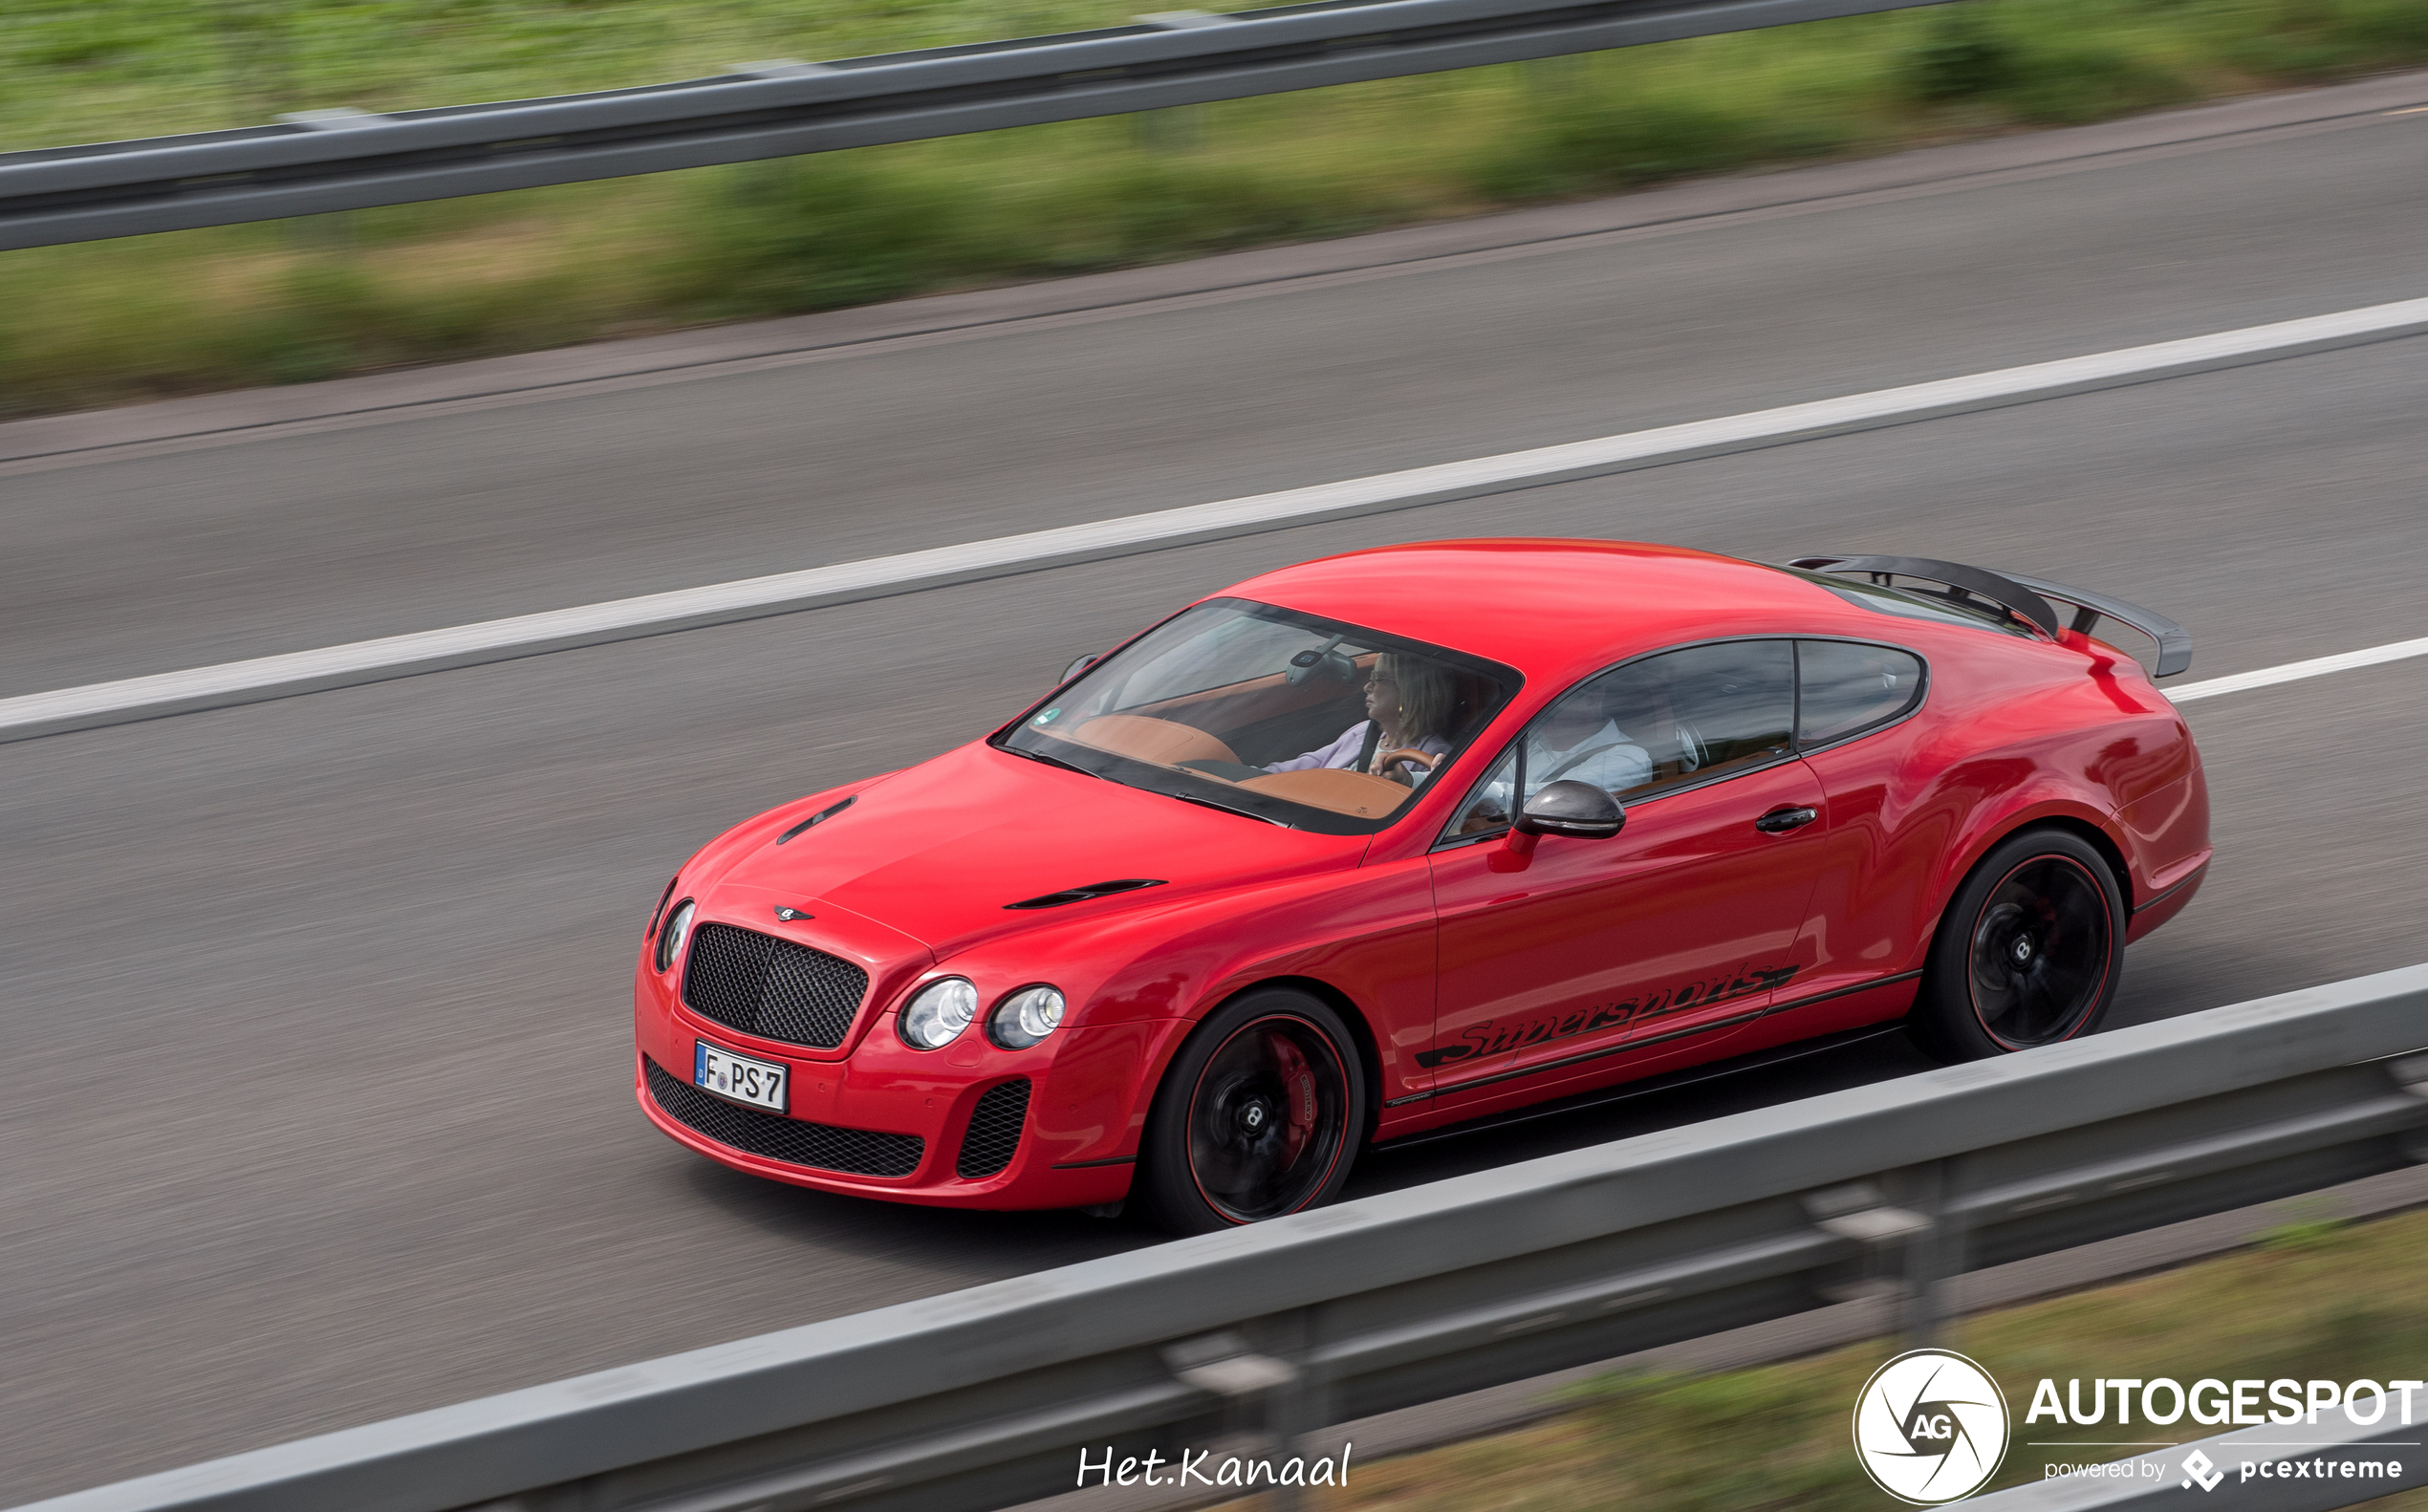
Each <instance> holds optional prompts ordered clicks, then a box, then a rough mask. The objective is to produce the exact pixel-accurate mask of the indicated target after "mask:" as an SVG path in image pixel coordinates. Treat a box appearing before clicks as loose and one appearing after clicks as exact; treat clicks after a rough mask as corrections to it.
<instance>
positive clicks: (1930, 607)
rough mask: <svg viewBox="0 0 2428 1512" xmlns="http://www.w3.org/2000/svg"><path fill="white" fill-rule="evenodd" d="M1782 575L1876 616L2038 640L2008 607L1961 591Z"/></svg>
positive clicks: (1795, 570)
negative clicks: (1931, 622)
mask: <svg viewBox="0 0 2428 1512" xmlns="http://www.w3.org/2000/svg"><path fill="white" fill-rule="evenodd" d="M1778 571H1779V572H1786V573H1788V574H1789V575H1791V576H1795V577H1801V578H1803V579H1804V580H1805V581H1806V582H1808V583H1810V584H1812V585H1813V586H1814V587H1816V588H1826V589H1828V590H1829V591H1830V592H1831V593H1832V594H1837V595H1838V596H1839V597H1840V598H1843V599H1845V600H1846V601H1847V602H1848V603H1850V604H1853V605H1854V606H1855V607H1857V608H1859V609H1868V610H1870V611H1872V612H1873V613H1874V614H1875V615H1895V616H1898V617H1899V618H1902V619H1930V620H1936V621H1937V622H1939V623H1940V624H1943V625H1970V626H1972V627H1973V628H1974V629H1976V630H1998V631H2004V632H2005V634H2007V635H2010V636H2019V637H2023V638H2024V639H2026V640H2030V639H2032V638H2034V636H2033V632H2032V630H2031V627H2030V626H2028V625H2027V624H2025V623H2024V622H2023V621H2022V620H2020V619H2018V618H2016V617H2015V616H2014V615H2013V614H2012V613H2011V612H2010V611H2009V610H2008V609H2007V608H2006V606H2005V605H2004V604H1993V603H1988V602H1985V601H1984V600H1982V599H1979V598H1975V597H1973V596H1971V595H1970V594H1965V593H1964V592H1963V591H1962V590H1961V589H1950V590H1948V591H1947V592H1946V593H1943V594H1941V593H1933V592H1931V591H1929V590H1927V589H1919V588H1891V587H1889V586H1888V585H1887V584H1885V583H1867V582H1864V581H1862V580H1861V579H1860V578H1854V577H1841V576H1835V575H1832V574H1831V573H1828V572H1807V571H1805V570H1804V569H1803V568H1801V567H1782V568H1779V569H1778Z"/></svg>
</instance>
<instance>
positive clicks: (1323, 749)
mask: <svg viewBox="0 0 2428 1512" xmlns="http://www.w3.org/2000/svg"><path fill="white" fill-rule="evenodd" d="M1457 698H1458V689H1457V687H1456V686H1455V685H1454V684H1453V683H1452V682H1451V680H1450V675H1449V673H1448V672H1446V671H1444V670H1443V669H1442V667H1440V666H1438V665H1436V664H1435V663H1434V662H1432V661H1429V660H1427V659H1424V658H1422V657H1409V656H1396V655H1393V654H1392V653H1390V652H1385V653H1383V654H1382V655H1381V656H1378V657H1377V658H1376V659H1375V670H1374V675H1373V676H1371V677H1369V678H1368V679H1367V680H1366V717H1365V718H1364V719H1362V720H1360V721H1358V722H1357V723H1356V724H1352V725H1350V726H1349V727H1348V728H1347V729H1345V730H1343V731H1341V732H1340V738H1339V739H1337V740H1335V741H1333V743H1332V744H1331V745H1321V746H1318V747H1316V748H1315V749H1313V750H1311V751H1308V752H1306V753H1305V754H1303V755H1298V756H1292V757H1290V759H1289V760H1287V761H1277V762H1273V763H1270V764H1269V765H1268V766H1267V767H1265V769H1266V770H1267V771H1313V770H1315V769H1316V768H1318V767H1334V768H1338V769H1342V770H1347V771H1370V772H1374V773H1375V774H1376V775H1377V776H1382V777H1389V778H1391V779H1392V780H1393V781H1395V782H1401V783H1406V784H1407V785H1409V786H1411V787H1414V786H1416V785H1417V784H1419V783H1421V782H1423V781H1424V780H1425V779H1426V778H1427V777H1430V776H1431V775H1433V770H1432V767H1428V766H1427V765H1426V764H1425V763H1423V762H1419V761H1410V760H1404V759H1403V760H1400V761H1388V760H1384V758H1387V757H1389V756H1390V755H1391V754H1392V752H1394V751H1406V750H1415V751H1422V752H1423V753H1425V754H1426V755H1427V756H1431V757H1434V758H1436V760H1437V761H1438V760H1439V758H1441V757H1442V756H1443V755H1445V754H1447V753H1448V751H1449V749H1450V742H1449V740H1448V739H1447V737H1446V735H1445V734H1444V731H1445V730H1446V729H1447V727H1448V726H1449V724H1450V718H1451V709H1452V705H1453V704H1454V703H1455V702H1456V701H1457Z"/></svg>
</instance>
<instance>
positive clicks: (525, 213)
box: [0, 0, 2428, 415]
mask: <svg viewBox="0 0 2428 1512" xmlns="http://www.w3.org/2000/svg"><path fill="white" fill-rule="evenodd" d="M1134 9H1139V8H1138V7H1136V6H1135V5H1126V4H1125V5H1119V6H1115V5H1090V4H1085V3H1080V0H1035V3H1032V4H1026V5H1024V4H1021V3H1019V0H1013V3H1010V4H1001V3H997V4H981V3H980V0H941V3H919V0H890V3H889V0H852V3H849V4H842V5H829V6H825V7H822V8H819V9H817V10H816V11H812V10H810V9H808V8H798V7H791V6H786V5H781V4H777V3H774V0H721V3H718V4H715V5H708V4H693V5H688V6H681V7H678V6H676V5H674V4H672V3H669V0H453V3H446V0H309V3H287V4H273V3H271V0H220V3H218V4H216V5H203V4H197V3H194V0H83V3H79V4H62V3H56V0H43V3H40V4H34V5H31V6H29V5H19V6H15V7H10V8H0V145H8V146H25V145H33V144H38V143H56V142H61V141H70V140H92V139H95V138H107V137H120V136H128V135H141V134H145V133H153V132H163V131H178V130H200V129H213V128H219V127H224V126H228V125H231V124H237V123H243V122H253V121H260V120H263V119H268V118H269V117H270V116H271V115H273V114H275V113H276V112H278V111H281V110H287V109H298V108H317V107H326V106H331V105H356V106H361V107H364V108H368V109H397V108H403V107H408V106H413V105H426V104H435V103H444V102H460V101H464V100H469V99H478V98H502V97H518V96H527V95H531V94H535V93H547V92H554V91H563V90H572V89H589V88H602V87H612V86H616V85H623V84H633V83H640V82H645V81H649V80H653V79H663V78H671V77H679V76H696V75H699V74H704V73H708V72H713V71H715V70H716V69H717V68H719V67H721V66H722V65H723V64H725V63H727V62H730V61H734V60H737V59H745V58H752V57H766V56H771V55H772V56H796V57H811V58H815V57H835V56H844V55H851V54H859V53H868V52H874V51H884V50H890V49H895V48H900V47H907V46H923V45H930V44H935V43H941V42H948V41H961V40H968V39H970V38H974V37H986V36H1000V35H1008V34H1017V33H1022V32H1039V31H1048V30H1057V29H1063V28H1070V27H1078V26H1088V25H1100V24H1104V23H1107V22H1111V21H1116V20H1118V19H1120V18H1121V17H1122V16H1123V15H1125V14H1126V13H1127V12H1128V11H1131V10H1134ZM2421 62H2428V0H2108V3H2092V0H1968V3H1966V4H1963V5H1960V6H1950V7H1946V8H1942V9H1939V10H1934V11H1914V12H1907V13H1900V14H1890V15H1880V16H1865V17H1854V18H1850V19H1847V20H1843V21H1832V22H1822V23H1814V24H1810V25H1806V26H1799V27H1790V28H1782V29H1779V30H1775V31H1770V32H1751V33H1746V34H1743V35H1738V36H1727V37H1708V38H1701V39H1696V40H1692V41H1685V42H1675V43H1668V44H1664V45H1661V46H1658V47H1649V48H1637V49H1631V50H1627V51H1624V52H1619V53H1610V54H1596V55H1593V56H1591V57H1586V58H1579V59H1573V60H1559V61H1555V62H1551V63H1547V64H1538V65H1528V66H1520V67H1506V68H1492V69H1478V70H1470V71H1467V72H1463V73H1459V74H1450V75H1441V76H1432V77H1427V78H1416V79H1399V80H1390V81H1386V82H1382V83H1377V84H1368V85H1357V86H1349V87H1343V88H1337V89H1331V90H1323V91H1316V92H1312V93H1308V94H1302V95H1295V96H1283V97H1271V98H1266V99H1255V100H1240V101H1233V102H1230V103H1227V104H1223V105H1216V106H1208V107H1203V109H1202V110H1201V111H1200V112H1198V113H1197V114H1195V115H1194V116H1193V117H1191V118H1190V119H1189V121H1188V122H1187V127H1186V129H1185V130H1181V131H1175V132H1163V133H1159V132H1156V131H1152V130H1149V131H1141V130H1140V129H1139V128H1138V122H1137V121H1136V120H1133V119H1110V120H1095V121H1076V122H1072V123H1069V124H1065V125H1057V126H1041V127H1033V128H1029V129H1025V130H1021V131H1013V132H1002V133H995V134H991V135H987V136H982V137H971V138H962V139H957V140H948V141H937V142H917V143H908V144H904V145H901V146H896V147H878V148H863V149H859V150H856V151H854V152H849V153H837V154H830V155H825V156H821V157H815V158H808V159H799V160H792V161H790V162H777V163H754V164H741V165H736V166H733V167H729V168H716V169H702V170H697V171H694V172H688V173H681V174H667V175H660V176H656V177H652V178H646V179H634V180H621V181H616V182H611V183H605V184H580V185H570V186H567V187H564V188H559V189H550V190H536V191H530V192H526V193H522V194H515V195H498V196H490V197H486V198H481V199H472V200H460V201H451V202H444V203H440V204H434V205H406V206H399V207H396V208H392V209H386V210H379V211H365V212H360V213H358V214H356V215H352V216H347V217H326V218H320V219H317V220H309V221H300V222H287V223H279V224H275V225H270V226H257V227H226V228H221V229H215V230H207V231H189V232H180V233H176V234H173V235H166V236H157V237H145V238H135V239H129V240H126V241H121V242H115V243H104V244H97V245H92V246H86V247H76V248H45V249H41V250H36V251H30V252H14V253H7V254H0V415H6V414H31V413H37V412H41V411H48V410H58V409H67V408H76V407H83V406H91V405H98V404H105V403H112V402H119V401H124V400H132V399H141V398H145V397H152V396H162V395H170V394H177V393H184V392H193V391H198V390H206V389H216V388H228V387H237V386H243V385H248V384H255V383H266V382H293V381H300V380H305V379H311V378H326V377H332V376H336V375H339V374H345V373H354V372H362V371H368V370H373V369H378V368H382V367H390V366H395V365H399V364H405V363H414V362H426V361H433V360H440V359H445V358H453V357H464V356H482V355H488V354H496V353H504V352H512V351H525V350H531V349H535V348H542V347H548V346H553V345H561V344H565V343H570V342H574V341H581V340H588V339H595V338H597V337H601V336H611V335H624V334H635V333H640V332H645V331H652V330H663V329H668V328H672V327H679V326H683V325H688V324H698V323H703V322H709V321H719V320H732V319H742V318H748V317H752V316H760V315H770V314H783V313H796V312H803V311H813V310H824V309H832V308H835V307H838V306H842V305H850V304H858V303H865V302H868V301H872V300H879V299H888V298H895V297H900V296H901V295H904V294H909V293H914V292H925V291H934V290H943V289H952V288H960V287H970V286H976V285H983V284H987V283H998V282H1004V281H1008V280H1016V279H1026V278H1036V277H1045V276H1051V275H1056V274H1063V273H1072V272H1080V271H1086V270H1095V269H1103V268H1112V267H1119V266H1124V265H1131V264H1138V263H1143V262H1152V261H1158V260H1166V259H1175V258H1182V257H1188V256H1193V255H1198V254H1202V253H1204V252H1208V251H1214V250H1220V249H1223V248H1237V247H1245V246H1252V245H1257V244H1262V243H1272V242H1280V241H1289V240H1294V239H1303V238H1311V237H1320V236H1333V235H1339V234H1342V233H1346V232H1352V231H1356V230H1362V229H1367V228H1371V227H1380V226H1388V225H1394V224H1399V223H1405V222H1409V221H1414V220H1420V219H1424V218H1430V217H1442V216H1455V215H1465V214H1473V213H1477V212H1480V211H1484V210H1487V209H1491V208H1496V207H1501V206H1507V205H1519V204H1526V203H1529V202H1539V201H1545V200H1552V199H1558V198H1563V197H1572V196H1578V195H1587V194H1596V193H1607V192H1610V191H1613V190H1617V189H1624V188H1628V187H1631V186H1635V185H1638V184H1651V183H1655V182H1658V181H1661V180H1665V179H1673V178H1678V177H1680V176H1685V175H1693V174H1708V173H1717V172H1726V171H1730V170H1736V169H1742V168H1746V167H1752V166H1758V165H1766V164H1773V163H1785V162H1799V161H1810V160H1814V159H1819V158H1827V157H1834V156H1843V155H1849V154H1856V153H1865V152H1876V151H1883V150H1888V149H1891V148H1894V147H1897V146H1899V145H1903V144H1908V143H1914V142H1922V141H1933V140H1951V139H1955V138H1960V137H1964V136H1973V135H1981V134H1986V133H1994V132H2002V131H2009V130H2015V129H2019V128H2023V127H2028V126H2032V125H2037V124H2046V123H2063V122H2072V121H2081V120H2090V119H2099V118H2102V117H2107V116H2114V115H2119V114H2124V113H2127V112H2131V111H2136V110H2144V109H2149V108H2152V107H2154V106H2160V105H2166V104H2171V103H2178V102H2183V101H2189V100H2194V99H2200V98H2206V97H2216V96H2219V95H2222V94H2229V93H2234V92H2240V91H2247V90H2252V89H2256V88H2263V87H2269V86H2280V85H2287V84H2296V83H2302V82H2309V81H2315V80H2321V79H2328V78H2333V77H2338V76H2348V75H2352V74H2355V73H2359V72H2364V71H2367V70H2371V69H2377V68H2384V67H2392V66H2397V65H2403V64H2417V63H2421Z"/></svg>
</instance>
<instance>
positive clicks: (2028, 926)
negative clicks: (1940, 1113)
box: [1910, 830, 2125, 1061]
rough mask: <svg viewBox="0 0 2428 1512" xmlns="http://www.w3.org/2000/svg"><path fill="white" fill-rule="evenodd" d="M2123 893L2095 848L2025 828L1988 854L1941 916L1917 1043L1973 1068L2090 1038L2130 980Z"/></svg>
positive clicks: (2062, 834)
mask: <svg viewBox="0 0 2428 1512" xmlns="http://www.w3.org/2000/svg"><path fill="white" fill-rule="evenodd" d="M2124 926H2125V910H2124V895H2123V893H2122V892H2121V891H2120V890H2119V889H2118V888H2117V886H2116V878H2115V874H2114V873H2113V872H2111V871H2110V870H2109V869H2108V863H2107V861H2106V860H2105V858H2103V857H2102V856H2101V855H2100V854H2099V853H2098V852H2097V851H2095V850H2093V849H2092V847H2091V845H2090V843H2089V842H2088V841H2085V840H2083V839H2082V838H2081V837H2080V836H2078V835H2075V834H2071V833H2069V832H2066V831H2063V830H2027V831H2026V832H2023V833H2022V834H2018V835H2013V836H2010V837H2009V838H2007V839H2006V840H2005V841H2003V842H2001V843H2000V844H1999V845H1998V846H1997V847H1996V848H1995V849H1993V850H1992V851H1991V852H1990V853H1989V854H1988V855H1986V856H1984V857H1983V858H1982V862H1981V864H1980V865H1979V866H1976V867H1975V868H1973V872H1972V875H1969V876H1967V877H1966V878H1965V879H1964V885H1963V886H1962V887H1960V888H1958V889H1957V890H1956V896H1955V897H1954V899H1952V900H1951V901H1950V902H1949V904H1948V907H1947V912H1946V914H1945V915H1943V916H1942V917H1941V918H1940V927H1939V935H1938V937H1937V938H1936V939H1934V940H1932V941H1931V954H1930V959H1929V962H1928V963H1927V964H1926V965H1925V966H1924V968H1923V972H1922V990H1921V994H1920V996H1919V999H1918V1001H1917V1002H1916V1004H1915V1007H1914V1013H1913V1017H1912V1019H1911V1020H1910V1023H1911V1026H1912V1027H1913V1030H1914V1036H1915V1038H1916V1039H1918V1040H1919V1041H1920V1042H1921V1044H1922V1046H1923V1048H1925V1049H1928V1050H1930V1051H1931V1052H1932V1053H1933V1054H1935V1055H1937V1056H1939V1057H1940V1059H1942V1060H1950V1061H1969V1060H1980V1059H1982V1058H1984V1057H1985V1056H1990V1055H2003V1054H2005V1053H2006V1052H2008V1051H2010V1050H2022V1049H2029V1048H2032V1047H2033V1046H2036V1045H2054V1044H2057V1043H2058V1042H2059V1041H2061V1040H2070V1039H2072V1038H2074V1037H2075V1036H2077V1035H2080V1034H2085V1033H2088V1032H2090V1031H2091V1030H2092V1028H2093V1027H2094V1026H2097V1024H2098V1022H2099V1019H2100V1016H2101V1015H2102V1014H2104V1013H2106V1012H2107V1010H2108V1004H2109V1003H2110V1002H2111V1001H2113V1000H2114V997H2115V995H2116V983H2117V982H2118V981H2119V980H2121V979H2122V977H2123V975H2124Z"/></svg>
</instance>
